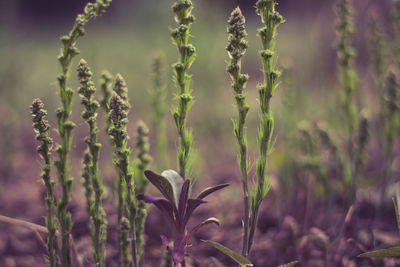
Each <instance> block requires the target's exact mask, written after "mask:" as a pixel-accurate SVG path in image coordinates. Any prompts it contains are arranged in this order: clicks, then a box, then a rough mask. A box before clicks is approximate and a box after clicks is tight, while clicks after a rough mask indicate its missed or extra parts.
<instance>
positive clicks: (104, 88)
mask: <svg viewBox="0 0 400 267" xmlns="http://www.w3.org/2000/svg"><path fill="white" fill-rule="evenodd" d="M113 78H114V77H113V76H112V74H111V73H109V72H108V71H103V73H102V74H101V80H100V85H101V93H102V95H103V99H102V100H101V101H100V106H101V108H102V109H103V111H104V113H105V114H107V115H108V114H109V113H110V108H109V106H108V105H109V104H110V99H111V95H112V81H113ZM110 127H111V121H110V118H108V116H106V126H105V132H106V133H108V131H109V130H110Z"/></svg>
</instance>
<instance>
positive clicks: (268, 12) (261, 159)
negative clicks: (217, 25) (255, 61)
mask: <svg viewBox="0 0 400 267" xmlns="http://www.w3.org/2000/svg"><path fill="white" fill-rule="evenodd" d="M275 5H276V2H275V1H274V0H258V1H257V3H256V6H255V7H256V11H257V14H258V15H259V16H260V17H261V19H262V22H263V23H264V25H265V26H264V27H262V28H261V29H259V30H258V35H259V36H260V38H261V43H262V50H261V51H260V56H261V61H262V71H263V74H264V83H263V84H259V85H258V86H257V89H258V94H259V103H260V108H261V114H260V128H259V135H258V143H259V156H258V159H257V163H256V173H257V185H256V187H255V188H254V190H252V192H251V195H250V197H251V209H252V214H251V227H250V232H249V244H248V253H250V250H251V246H252V244H253V239H254V234H255V231H256V228H257V221H258V212H259V208H260V205H261V203H262V201H263V199H264V198H265V197H266V195H267V193H268V191H269V188H270V181H269V179H268V175H267V169H268V165H267V158H268V156H269V155H270V154H271V153H272V149H273V145H274V144H273V143H274V142H273V140H272V136H273V131H274V117H273V114H272V110H271V106H270V101H271V98H272V96H273V95H274V93H275V90H276V88H277V83H276V82H277V79H278V78H279V76H280V72H279V71H278V70H277V69H276V56H275V51H274V50H275V37H276V32H277V28H278V26H279V25H280V24H282V23H283V22H285V20H284V18H283V17H282V16H281V15H280V14H279V13H278V12H277V11H275Z"/></svg>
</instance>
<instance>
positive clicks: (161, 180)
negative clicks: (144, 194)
mask: <svg viewBox="0 0 400 267" xmlns="http://www.w3.org/2000/svg"><path fill="white" fill-rule="evenodd" d="M144 175H146V177H147V179H148V180H149V181H150V182H151V183H152V184H153V185H154V186H155V187H156V188H157V189H158V190H159V191H160V192H161V194H163V196H164V197H165V198H166V199H168V200H169V201H171V203H175V198H174V190H173V188H172V185H171V183H170V182H169V180H168V179H167V178H165V177H164V176H161V175H158V174H156V173H154V172H152V171H150V170H146V171H144Z"/></svg>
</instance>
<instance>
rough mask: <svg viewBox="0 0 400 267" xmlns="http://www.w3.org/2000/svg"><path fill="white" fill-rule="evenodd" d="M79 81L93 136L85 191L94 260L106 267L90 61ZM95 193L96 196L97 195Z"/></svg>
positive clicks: (80, 72) (86, 162)
mask: <svg viewBox="0 0 400 267" xmlns="http://www.w3.org/2000/svg"><path fill="white" fill-rule="evenodd" d="M78 78H79V82H80V83H81V87H80V88H79V94H80V96H81V97H82V101H81V103H82V105H84V107H85V111H84V112H83V113H82V118H83V119H84V120H85V121H86V123H87V124H88V126H89V136H87V137H86V138H85V143H86V144H87V146H88V149H87V151H86V152H85V156H84V161H83V163H84V173H83V177H84V180H85V184H87V185H86V186H85V187H86V188H87V190H86V192H87V199H86V200H87V210H88V215H89V217H90V221H91V232H92V241H93V260H94V263H95V265H96V266H99V267H101V266H104V255H105V242H106V228H107V221H106V218H105V217H106V216H105V212H104V209H103V207H102V196H103V191H104V190H103V183H102V181H101V179H100V175H99V167H98V161H99V153H100V148H101V144H100V143H98V142H97V133H98V128H97V123H96V118H97V110H98V108H99V107H100V104H99V103H98V102H97V101H96V100H95V99H94V94H95V92H96V88H95V87H94V83H93V81H92V72H91V71H90V68H89V66H88V64H87V63H86V61H84V60H83V59H82V60H81V61H80V63H79V67H78ZM93 193H94V195H93Z"/></svg>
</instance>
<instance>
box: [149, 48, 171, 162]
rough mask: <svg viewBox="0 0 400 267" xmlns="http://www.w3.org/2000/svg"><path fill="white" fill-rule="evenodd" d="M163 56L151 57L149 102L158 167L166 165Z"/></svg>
mask: <svg viewBox="0 0 400 267" xmlns="http://www.w3.org/2000/svg"><path fill="white" fill-rule="evenodd" d="M163 64H164V62H163V58H162V57H161V56H160V55H157V56H155V57H154V59H153V88H152V90H151V99H152V101H151V104H152V106H153V116H152V117H153V127H154V136H155V139H156V141H155V142H156V150H157V165H158V168H159V169H165V168H166V167H167V166H168V154H167V138H166V131H165V114H166V105H165V101H166V93H167V92H166V91H167V90H166V86H164V85H163V79H162V76H163Z"/></svg>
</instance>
